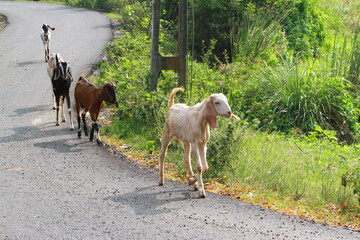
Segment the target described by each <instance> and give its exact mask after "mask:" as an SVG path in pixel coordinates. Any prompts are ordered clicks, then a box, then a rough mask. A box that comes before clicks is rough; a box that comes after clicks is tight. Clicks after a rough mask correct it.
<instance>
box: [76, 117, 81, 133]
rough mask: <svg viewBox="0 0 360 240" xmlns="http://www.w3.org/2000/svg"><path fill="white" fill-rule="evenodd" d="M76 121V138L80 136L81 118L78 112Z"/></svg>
mask: <svg viewBox="0 0 360 240" xmlns="http://www.w3.org/2000/svg"><path fill="white" fill-rule="evenodd" d="M77 122H78V138H81V125H80V122H81V119H80V114H78V115H77Z"/></svg>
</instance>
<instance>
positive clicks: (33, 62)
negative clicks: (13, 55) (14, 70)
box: [15, 60, 45, 67]
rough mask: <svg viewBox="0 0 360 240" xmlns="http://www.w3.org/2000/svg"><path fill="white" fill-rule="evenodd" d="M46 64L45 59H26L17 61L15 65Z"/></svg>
mask: <svg viewBox="0 0 360 240" xmlns="http://www.w3.org/2000/svg"><path fill="white" fill-rule="evenodd" d="M40 63H41V64H44V63H45V60H35V61H25V62H17V63H16V64H17V65H16V66H15V67H26V66H29V65H33V64H40Z"/></svg>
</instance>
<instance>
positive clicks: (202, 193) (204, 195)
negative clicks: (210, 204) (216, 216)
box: [199, 190, 206, 198]
mask: <svg viewBox="0 0 360 240" xmlns="http://www.w3.org/2000/svg"><path fill="white" fill-rule="evenodd" d="M199 198H206V194H205V190H201V191H199Z"/></svg>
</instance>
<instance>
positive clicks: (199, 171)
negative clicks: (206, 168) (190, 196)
mask: <svg viewBox="0 0 360 240" xmlns="http://www.w3.org/2000/svg"><path fill="white" fill-rule="evenodd" d="M191 148H192V152H193V155H194V159H195V163H196V174H197V182H198V193H199V197H200V198H205V197H206V194H205V189H204V183H203V181H202V174H203V167H202V164H201V159H200V152H199V147H198V144H197V143H193V144H191Z"/></svg>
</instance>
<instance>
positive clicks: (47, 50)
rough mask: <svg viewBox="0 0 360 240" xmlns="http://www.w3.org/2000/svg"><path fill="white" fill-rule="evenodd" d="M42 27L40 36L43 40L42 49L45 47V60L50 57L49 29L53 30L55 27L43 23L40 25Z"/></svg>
mask: <svg viewBox="0 0 360 240" xmlns="http://www.w3.org/2000/svg"><path fill="white" fill-rule="evenodd" d="M42 29H43V32H42V33H41V34H40V38H41V40H42V41H43V44H44V49H45V62H47V61H48V60H49V58H50V56H49V55H50V42H51V32H50V31H49V29H50V30H52V31H54V30H55V28H53V27H50V25H47V24H45V23H44V24H43V25H42Z"/></svg>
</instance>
